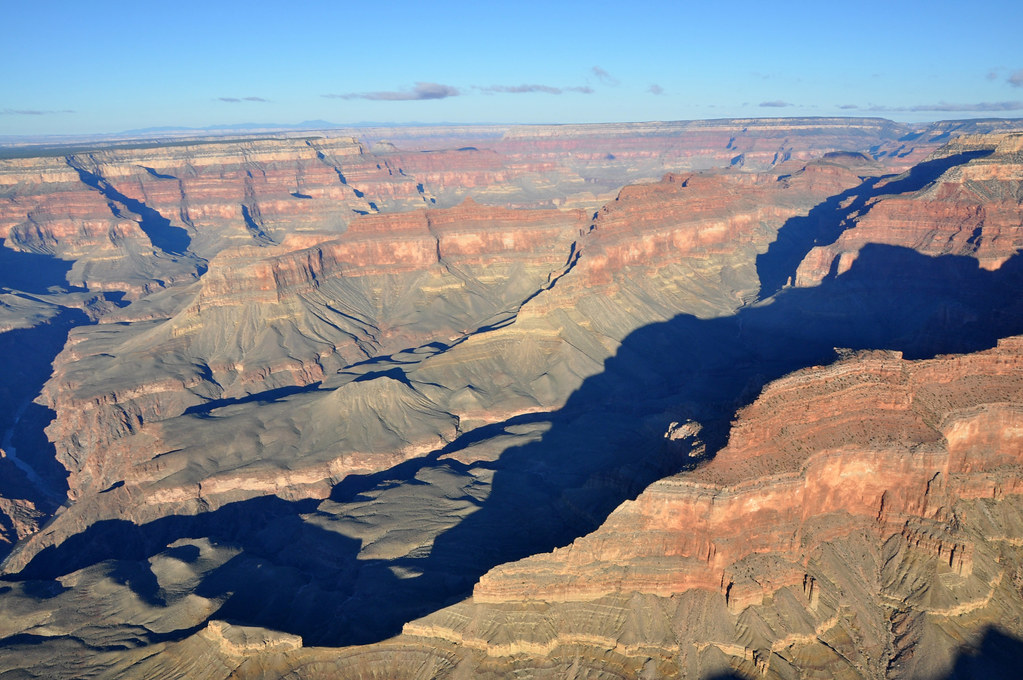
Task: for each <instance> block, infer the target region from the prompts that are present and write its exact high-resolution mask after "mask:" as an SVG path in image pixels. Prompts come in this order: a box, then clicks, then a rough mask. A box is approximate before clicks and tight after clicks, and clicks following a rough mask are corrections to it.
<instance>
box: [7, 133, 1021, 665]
mask: <svg viewBox="0 0 1023 680" xmlns="http://www.w3.org/2000/svg"><path fill="white" fill-rule="evenodd" d="M985 125H986V126H988V127H998V125H997V124H996V123H995V122H985V123H983V124H981V123H976V124H973V125H972V127H967V128H963V129H959V127H961V126H959V127H957V126H956V125H953V124H938V125H935V126H930V127H920V128H918V129H909V128H907V127H905V126H899V125H896V124H892V123H889V122H887V121H881V120H874V119H850V120H830V119H788V120H748V121H705V122H699V121H697V122H690V123H650V124H623V125H615V126H558V127H531V128H516V129H504V128H471V127H467V128H444V129H436V130H419V131H410V130H393V129H392V130H379V129H378V130H366V131H365V135H364V136H363V137H362V138H361V139H360V140H358V141H356V140H353V139H351V138H348V137H345V136H332V135H329V134H328V135H315V136H309V137H282V138H273V139H271V138H265V139H254V138H249V139H242V140H191V141H181V142H178V143H175V144H174V145H169V146H158V145H154V146H147V145H134V146H132V145H127V146H122V147H119V148H107V149H92V150H83V149H69V150H67V151H68V152H67V153H64V154H62V155H60V156H47V157H38V158H20V159H13V160H4V161H0V163H2V164H5V165H3V166H2V173H0V177H2V178H3V179H2V181H3V182H4V184H3V185H2V186H3V187H4V188H3V189H2V190H0V201H2V204H0V225H2V229H3V234H4V235H5V236H4V238H5V242H4V243H5V246H7V247H6V248H4V249H0V258H6V259H5V260H2V261H0V264H4V263H7V262H10V263H11V265H12V266H11V267H7V268H4V269H2V270H0V285H3V286H4V289H5V291H4V292H3V293H2V295H0V302H3V305H4V306H3V307H2V309H0V312H2V314H0V322H2V323H3V324H5V325H4V326H2V327H0V328H4V329H6V330H4V332H2V333H0V349H5V351H6V353H7V354H9V355H19V356H20V355H24V356H26V357H29V356H31V357H34V359H32V361H28V360H26V361H25V362H24V366H23V367H20V369H19V371H18V372H17V375H15V374H14V373H12V374H11V375H9V376H8V377H7V378H5V379H4V380H3V381H0V397H2V399H3V404H4V405H5V406H6V407H7V409H8V410H7V413H6V415H5V414H3V413H0V427H2V428H3V429H4V437H3V442H0V448H2V449H3V452H4V457H0V467H3V468H4V469H5V470H8V471H10V474H9V475H8V474H4V476H3V477H2V479H3V484H0V541H5V542H6V543H7V545H9V546H11V550H10V554H9V555H8V556H7V558H6V559H5V561H4V563H3V569H2V571H3V574H4V576H3V577H2V578H3V580H4V585H3V587H2V588H0V607H3V610H4V611H5V612H7V613H8V614H9V615H8V616H5V619H4V621H3V622H2V626H0V628H2V630H0V639H2V640H3V645H4V647H3V648H4V650H6V651H5V652H2V653H0V669H3V670H0V672H4V671H6V670H10V671H14V670H15V668H19V669H20V668H28V669H30V671H31V672H32V673H35V674H36V675H38V676H55V677H76V676H84V675H90V676H98V677H104V676H110V677H159V676H166V677H181V676H189V677H209V678H226V677H229V676H234V677H280V676H291V677H336V676H337V675H344V676H346V677H382V676H387V677H423V678H425V677H431V678H432V677H452V678H456V677H473V676H482V677H488V676H489V677H507V676H508V675H509V674H512V673H520V674H525V675H531V676H540V677H544V676H547V677H603V678H618V677H622V678H632V677H704V676H710V675H714V674H725V673H738V674H740V675H743V676H758V675H764V674H766V675H769V676H772V677H800V676H810V675H813V674H819V675H822V676H828V677H831V676H848V677H876V676H882V675H891V676H893V677H917V676H920V675H927V674H938V675H941V674H946V673H950V672H951V670H950V669H953V670H954V668H955V667H956V666H957V664H960V663H962V659H964V658H966V657H967V656H969V655H968V653H967V652H965V651H963V649H964V647H963V645H964V644H966V645H974V646H975V647H976V648H977V649H981V650H984V649H986V645H987V644H988V643H987V640H988V639H989V638H990V637H991V635H996V636H997V635H1002V636H1020V635H1021V634H1023V631H1021V630H1018V628H1019V626H1018V625H1016V624H1015V623H1012V622H1013V621H1016V620H1017V619H1018V615H1019V611H1020V607H1023V602H1021V596H1020V594H1019V593H1020V591H1019V588H1018V584H1017V583H1016V582H1017V581H1020V580H1021V578H1023V577H1019V576H1018V575H1017V574H1016V571H1017V570H1018V569H1017V567H1019V565H1020V564H1023V560H1021V559H1020V558H1021V557H1023V556H1021V555H1019V554H1017V553H1018V549H1017V548H1018V546H1019V545H1020V544H1023V538H1020V536H1021V533H1023V532H1021V530H1020V526H1023V524H1021V523H1020V522H1019V517H1017V515H1018V514H1019V512H1018V506H1019V500H1020V497H1019V494H1020V493H1021V491H1023V483H1021V480H1020V479H1017V477H1019V474H1018V469H1019V468H1020V467H1021V461H1019V460H1017V459H1018V452H1019V451H1020V450H1023V446H1021V444H1023V442H1021V441H1020V437H1021V435H1020V433H1021V432H1023V415H1021V414H1023V411H1021V408H1023V407H1021V404H1023V364H1021V361H1023V340H1021V339H1020V334H1023V302H1021V299H1020V297H1019V295H1018V291H1019V289H1020V287H1021V286H1023V266H1021V265H1020V256H1019V255H1018V254H1017V253H1016V250H1017V248H1018V247H1019V246H1020V245H1021V244H1020V242H1019V239H1020V237H1019V233H1018V232H1019V231H1020V224H1021V222H1020V216H1019V205H1020V193H1019V192H1020V189H1019V180H1020V177H1019V173H1018V172H1017V169H1015V168H1016V166H1018V165H1019V162H1018V161H1019V159H1018V155H1019V144H1018V136H1015V135H1012V134H999V135H994V136H993V135H975V136H963V135H962V133H966V132H977V131H986V128H985V129H982V128H983V127H984V126H985ZM948 140H951V142H950V143H949V144H947V145H946V146H944V147H942V149H941V150H939V151H937V152H935V153H932V152H933V151H934V149H935V148H936V147H937V146H938V145H939V144H941V143H944V142H946V141H948ZM666 171H667V172H666ZM897 173H901V174H897ZM639 180H642V181H639ZM978 230H979V231H978ZM4 253H6V254H4ZM42 265H45V266H42ZM791 283H794V284H795V285H787V284H791ZM8 291H9V292H8ZM2 343H7V344H6V345H3V344H2ZM29 348H32V351H29ZM842 348H847V349H842ZM836 350H837V351H838V356H839V358H838V360H837V361H836V359H835V353H836ZM51 364H52V366H51ZM44 427H45V436H43V435H44ZM0 472H3V470H0ZM62 504H63V507H61V506H62ZM44 523H45V527H43V526H42V525H43V524H44ZM985 535H986V536H989V537H990V536H997V537H1000V539H999V540H998V541H993V542H992V541H990V540H989V541H984V540H982V539H981V537H982V536H985ZM1002 539H1004V540H1002ZM879 593H880V594H879ZM97 621H101V622H102V623H99V624H98V623H97ZM996 621H998V622H1001V623H1000V624H999V625H1000V626H1001V628H1000V629H999V631H1000V632H999V631H995V632H991V631H988V637H983V636H984V635H985V630H986V629H985V626H987V625H989V624H991V623H993V622H996ZM998 639H1001V638H998ZM1006 639H1010V640H1011V639H1012V638H1006ZM325 648H326V649H325Z"/></svg>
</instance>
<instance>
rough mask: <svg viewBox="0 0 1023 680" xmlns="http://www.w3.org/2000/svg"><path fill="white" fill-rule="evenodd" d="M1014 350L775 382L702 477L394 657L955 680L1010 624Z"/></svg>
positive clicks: (850, 366) (551, 667)
mask: <svg viewBox="0 0 1023 680" xmlns="http://www.w3.org/2000/svg"><path fill="white" fill-rule="evenodd" d="M1021 350H1023V339H1021V338H1011V339H1007V340H1004V341H1002V342H1000V343H999V345H998V347H997V348H996V349H993V350H990V351H986V352H980V353H977V354H971V355H964V356H955V357H942V358H938V359H933V360H928V361H918V362H909V361H905V360H903V359H902V358H901V357H900V356H899V355H898V353H891V352H873V353H871V352H868V353H863V354H858V355H854V356H850V357H848V358H846V359H843V360H841V361H839V362H837V363H835V364H833V365H830V366H826V367H818V368H812V369H807V370H804V371H800V372H798V373H796V374H793V375H791V376H789V377H786V378H785V379H782V380H779V381H776V382H774V383H771V384H770V385H768V386H767V388H765V390H764V392H763V394H761V396H760V397H759V398H758V399H757V400H756V401H755V402H754V403H753V404H752V405H750V406H749V407H747V408H745V409H743V410H742V411H741V412H740V413H739V414H738V416H737V418H736V422H735V424H734V425H733V428H732V433H731V436H730V440H729V443H728V446H727V447H726V448H724V449H723V450H722V451H720V452H719V453H718V454H717V456H716V457H715V458H714V459H713V460H712V461H710V462H708V463H706V464H705V465H703V466H701V467H699V468H698V469H696V470H695V471H693V472H688V473H684V474H680V475H676V476H673V477H669V478H666V479H663V480H661V481H658V482H655V483H654V484H652V485H651V486H650V487H649V488H647V489H646V490H645V491H644V492H643V493H642V494H640V495H639V497H637V498H636V499H635V500H634V501H629V502H626V503H624V504H623V505H622V506H620V507H619V508H618V509H617V510H615V512H613V513H612V514H611V516H610V517H608V519H607V521H606V522H605V523H604V524H603V525H602V526H601V527H600V528H599V529H598V530H597V531H595V532H594V533H592V534H590V535H588V536H585V537H583V538H580V539H577V540H576V541H574V542H573V543H572V544H570V545H568V546H566V547H564V548H560V549H558V550H555V551H553V552H552V553H549V554H546V555H538V556H535V557H530V558H527V559H524V560H522V561H519V562H514V563H510V564H507V565H503V566H500V567H498V568H496V569H494V570H492V571H491V572H489V573H488V574H486V575H485V576H484V577H483V578H482V579H480V581H479V583H478V584H477V585H476V586H475V588H474V590H473V596H472V599H471V600H470V601H467V602H465V603H462V604H459V605H457V606H455V607H452V608H449V609H445V610H442V611H440V612H438V613H436V614H433V615H431V616H429V617H426V618H424V619H421V620H418V621H415V622H412V623H409V624H407V625H406V626H405V629H404V631H403V635H402V638H401V642H402V643H403V646H404V648H406V649H407V648H408V647H415V648H419V649H421V650H423V653H424V654H425V653H427V651H428V650H436V651H434V654H435V655H436V656H438V657H447V659H450V656H449V655H454V656H455V657H456V658H457V659H458V661H457V664H459V667H472V668H473V672H474V673H478V674H479V675H481V676H487V675H493V676H494V677H498V676H500V675H502V674H506V673H510V672H516V673H529V674H530V675H533V676H539V677H548V676H549V677H564V675H565V674H566V673H570V672H572V670H571V669H572V668H576V667H589V668H602V669H604V673H605V674H606V677H640V676H642V675H643V673H644V672H647V673H649V672H656V674H657V677H705V676H708V675H711V674H714V673H724V672H730V671H734V672H740V673H742V674H743V675H744V676H745V675H750V676H755V675H764V674H766V675H768V676H770V677H805V676H808V675H812V674H814V673H817V674H824V675H829V676H831V677H840V676H842V677H844V676H849V677H870V676H875V675H886V676H889V677H919V676H922V675H929V676H932V677H933V676H934V675H940V674H942V673H945V672H948V671H949V669H950V668H951V666H952V663H953V661H954V658H953V654H954V651H955V649H956V648H957V647H958V646H959V645H960V644H962V643H963V642H970V641H971V640H973V639H975V638H976V636H977V635H978V633H979V631H978V630H977V628H976V626H977V623H976V622H978V621H983V620H990V621H999V622H1001V623H1002V625H1011V624H1010V623H1009V621H1011V620H1018V616H1019V612H1020V611H1021V608H1023V596H1021V593H1020V590H1019V588H1018V586H1017V585H1016V583H1015V580H1018V579H1016V573H1017V571H1018V570H1019V566H1018V565H1019V559H1020V553H1019V546H1018V543H1019V541H1018V540H1017V539H1014V538H1012V536H1016V535H1017V534H1018V528H1015V529H1013V528H1012V525H1013V523H1014V522H1016V521H1018V515H1019V502H1020V494H1021V493H1023V476H1021V475H1020V469H1021V466H1020V462H1021V461H1020V455H1021V452H1023V439H1021V437H1023V407H1021V404H1023V353H1021ZM1014 579H1015V580H1014ZM1011 630H1012V632H1013V633H1015V634H1017V635H1018V634H1019V632H1020V631H1019V630H1018V629H1016V628H1012V629H1011ZM448 663H450V661H448ZM651 669H653V671H651ZM410 675H414V674H410Z"/></svg>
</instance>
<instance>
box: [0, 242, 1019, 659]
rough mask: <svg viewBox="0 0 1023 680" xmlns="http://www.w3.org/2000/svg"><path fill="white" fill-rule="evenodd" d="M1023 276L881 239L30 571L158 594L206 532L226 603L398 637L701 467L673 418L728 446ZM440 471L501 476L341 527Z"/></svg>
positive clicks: (80, 546)
mask: <svg viewBox="0 0 1023 680" xmlns="http://www.w3.org/2000/svg"><path fill="white" fill-rule="evenodd" d="M1021 290H1023V256H1021V255H1017V256H1015V257H1013V258H1012V259H1010V260H1009V261H1008V262H1006V263H1005V265H1004V266H1003V267H1001V268H1000V269H999V270H997V271H993V272H991V271H985V270H982V269H980V268H979V267H978V265H977V263H976V261H975V260H972V259H970V258H964V257H954V256H944V257H928V256H924V255H920V254H919V253H916V252H915V251H912V250H909V249H905V248H897V247H891V246H880V245H875V246H867V247H865V248H863V249H862V251H861V253H860V256H859V258H858V259H857V260H856V261H855V263H854V264H853V266H852V267H851V268H850V269H849V271H847V272H845V273H844V274H842V275H840V276H837V277H835V278H833V279H829V280H827V281H825V282H824V283H823V284H822V285H820V286H818V287H815V288H790V289H786V290H784V291H782V292H781V293H779V294H778V295H776V296H775V297H773V298H771V299H769V300H765V301H763V302H761V303H758V304H756V305H753V306H750V307H746V308H743V309H742V310H740V311H739V312H738V313H737V314H735V315H734V316H728V317H721V318H714V319H699V318H697V317H694V316H690V315H679V316H676V317H674V318H673V319H671V320H669V321H666V322H662V323H656V324H651V325H648V326H645V327H642V328H640V329H638V330H636V331H634V332H633V333H631V334H630V335H629V336H628V337H626V338H625V339H624V341H623V342H622V344H621V346H620V347H619V350H618V352H617V353H616V354H615V355H614V356H613V357H611V358H609V359H607V360H606V361H605V364H604V367H603V371H602V372H601V373H599V374H597V375H594V376H592V377H590V378H587V379H586V380H585V381H584V382H583V383H582V385H581V386H580V387H579V389H578V390H576V391H575V392H574V393H573V394H572V395H571V396H570V397H569V398H568V400H567V402H566V403H565V405H564V407H563V408H561V409H558V410H557V411H554V412H551V413H534V414H526V415H520V416H516V417H514V418H510V419H508V420H506V421H503V422H500V423H494V424H491V425H487V426H485V427H484V428H480V429H478V430H473V431H471V432H468V433H466V434H465V435H462V436H461V437H458V438H457V439H456V440H454V441H453V442H451V443H450V444H448V445H447V446H445V447H443V448H442V449H440V450H437V451H434V452H433V453H431V454H429V455H427V456H424V457H422V458H416V459H413V460H409V461H406V462H405V463H402V464H400V465H398V466H395V467H392V468H390V469H388V470H385V471H382V472H379V473H376V474H370V475H363V476H350V477H347V478H346V479H345V480H343V481H342V482H341V483H340V484H338V485H337V486H335V488H334V489H333V492H332V495H331V498H330V500H329V501H328V502H325V503H318V502H317V501H314V500H309V501H298V502H286V501H282V500H280V499H278V498H276V497H264V498H260V499H254V500H251V501H244V502H240V503H236V504H232V505H231V506H224V507H223V508H221V509H219V510H216V511H212V512H209V513H205V514H203V515H199V516H196V517H167V518H163V519H160V520H155V521H154V522H151V523H148V524H145V525H142V526H135V525H132V524H131V523H129V522H101V523H97V524H95V525H93V526H91V527H89V528H88V529H86V530H85V531H84V532H82V533H81V534H79V535H77V536H72V537H70V538H68V539H67V540H65V541H64V542H63V543H62V544H60V545H59V546H55V547H51V548H47V549H46V550H43V551H42V552H40V553H39V554H38V555H36V557H35V558H34V559H33V560H32V561H31V562H30V563H29V565H28V566H27V567H26V568H25V569H24V570H23V571H22V572H21V573H20V574H18V575H17V576H16V578H18V579H35V580H40V581H44V582H45V581H46V580H47V579H53V578H55V577H56V576H57V575H60V574H66V573H70V572H71V571H74V570H77V569H80V568H83V567H87V566H90V565H95V564H99V563H101V562H106V561H111V560H113V561H115V562H117V563H118V566H117V569H118V570H119V571H116V572H114V573H113V576H117V575H120V576H119V578H121V579H122V580H123V582H124V583H125V585H126V586H128V587H130V588H132V589H133V590H134V591H135V592H136V593H138V594H139V596H140V597H142V598H145V599H147V601H150V602H153V603H155V604H157V605H158V604H159V603H160V602H159V599H158V598H159V597H160V591H159V590H158V589H154V584H153V580H152V578H151V577H150V576H147V573H146V570H147V569H149V567H148V566H147V564H146V560H148V559H149V558H151V557H152V556H153V555H156V554H160V553H163V552H165V551H167V550H168V549H177V548H175V546H172V545H171V544H172V543H174V542H175V541H177V540H180V539H181V538H194V539H198V538H207V539H208V540H210V541H212V542H215V543H217V544H220V545H224V546H233V548H234V549H236V550H237V551H238V552H237V554H236V555H235V556H234V557H232V558H231V559H230V560H229V561H228V562H226V563H225V564H223V565H221V566H220V567H218V568H216V569H213V570H211V571H209V572H208V573H204V574H203V575H202V578H201V580H200V581H199V583H198V585H197V586H196V588H195V589H194V592H196V594H199V595H202V596H204V597H210V598H212V599H223V598H226V599H224V601H223V604H222V605H221V608H220V610H219V611H217V612H216V613H215V614H214V615H213V616H214V617H215V618H220V619H226V620H228V621H230V622H232V623H239V624H244V625H258V626H266V627H268V628H273V629H277V630H282V631H285V632H289V633H295V634H299V635H302V636H303V638H304V639H305V640H306V644H316V645H329V646H346V645H353V644H367V643H371V642H377V641H380V640H384V639H386V638H388V637H391V636H393V635H396V634H398V633H400V632H401V628H402V626H403V624H405V623H407V622H408V621H411V620H413V619H416V618H419V617H421V616H423V615H426V614H429V613H431V612H434V611H436V610H437V609H439V608H441V607H444V606H446V605H449V604H451V603H454V602H457V601H460V600H462V599H464V598H466V597H468V596H469V595H471V593H472V589H473V586H474V584H475V583H476V582H477V581H478V580H479V578H480V577H481V576H482V575H483V574H484V573H486V572H487V571H488V570H490V569H492V568H493V567H495V566H497V565H499V564H503V563H506V562H511V561H514V560H518V559H521V558H523V557H527V556H529V555H533V554H537V553H544V552H549V551H550V550H552V549H554V548H556V547H560V546H564V545H566V544H568V543H570V542H571V541H573V540H574V539H576V538H578V537H580V536H583V535H585V534H588V533H590V532H592V531H593V530H595V529H596V528H597V527H599V526H600V525H601V523H603V522H604V521H605V519H606V518H607V516H608V515H609V514H610V513H611V512H612V511H613V510H614V509H615V508H616V507H618V506H619V505H620V504H621V503H622V502H624V501H625V500H628V499H631V498H635V496H637V495H638V494H639V493H640V492H641V491H642V490H643V489H644V488H646V486H648V485H649V484H650V483H652V482H654V481H656V480H658V479H660V478H663V477H665V476H667V475H670V474H674V473H677V472H679V471H682V470H684V469H685V468H687V467H689V466H691V465H693V464H694V463H693V460H692V459H691V458H689V457H688V456H687V453H688V450H687V449H685V448H684V447H682V448H680V447H679V446H678V445H677V444H675V443H672V442H670V441H668V440H666V439H665V437H664V434H665V430H666V428H667V427H668V426H669V424H670V423H671V422H672V421H684V420H686V419H690V418H691V419H694V420H697V421H699V422H701V423H702V424H703V431H702V432H701V435H700V436H701V438H702V440H703V443H704V445H705V446H706V450H707V454H708V455H713V454H714V453H716V452H717V451H718V450H720V448H721V447H722V446H724V445H725V444H726V442H727V437H728V431H729V425H730V423H731V421H732V418H733V417H734V414H735V412H736V410H737V409H738V408H741V407H742V406H743V405H745V404H748V403H750V402H751V401H752V400H753V399H755V398H756V396H757V395H758V394H759V392H760V390H761V389H762V387H763V386H764V385H765V384H766V383H768V382H769V381H771V380H774V379H776V378H779V377H781V376H783V375H785V374H787V373H790V372H792V371H794V370H797V369H800V368H804V367H806V366H811V365H816V364H824V363H829V362H831V361H833V360H834V359H835V356H836V354H835V348H850V349H892V350H899V351H902V352H904V353H905V355H906V356H907V357H909V358H924V357H931V356H934V355H936V354H943V353H952V352H966V351H975V350H980V349H984V348H988V347H992V346H994V345H995V343H996V342H997V340H998V339H999V338H1001V337H1005V336H1008V335H1012V334H1018V333H1023V298H1021V296H1020V295H1019V292H1020V291H1021ZM412 377H413V378H414V376H412ZM538 423H545V424H547V425H548V429H547V430H546V432H544V433H543V434H542V436H540V437H539V438H538V439H536V440H534V441H532V442H530V443H527V444H524V445H519V446H513V447H511V448H507V449H505V450H504V451H503V452H501V454H500V455H499V457H497V458H496V460H482V461H478V462H460V461H459V460H455V459H454V458H451V457H449V456H448V454H457V453H461V452H465V451H466V449H467V448H468V447H470V446H472V445H474V444H477V443H479V442H481V441H483V440H485V439H489V438H491V437H495V436H499V435H502V434H504V433H508V432H512V431H513V430H515V429H516V428H518V427H520V426H524V425H536V424H538ZM464 459H465V460H473V457H472V456H471V455H466V456H465V457H464ZM425 473H429V474H436V475H437V476H453V477H456V478H458V479H461V480H466V481H467V482H468V481H471V480H474V479H480V478H488V479H489V480H490V481H489V487H488V493H486V494H483V495H481V496H480V497H479V498H473V499H472V500H471V502H472V503H473V504H474V505H475V510H474V511H472V512H471V513H470V514H467V515H465V516H464V517H463V518H462V519H460V520H457V521H456V523H454V524H453V525H449V526H450V528H448V529H446V530H443V531H441V532H439V533H438V534H436V535H435V537H433V539H432V541H427V542H426V543H425V544H424V545H423V546H422V548H421V549H415V550H411V551H407V552H405V553H404V554H403V556H401V557H398V558H394V559H361V558H359V557H358V555H359V553H360V551H361V549H362V546H361V543H360V541H358V540H356V539H353V538H350V537H346V536H344V535H342V534H341V533H339V532H335V531H331V530H330V529H329V527H330V526H332V525H331V522H332V521H333V520H334V519H336V518H344V517H348V516H352V514H353V513H352V510H353V509H354V507H355V506H356V505H359V504H364V503H366V502H367V500H379V499H381V498H386V494H388V493H392V491H393V490H396V489H403V488H404V489H409V488H412V487H422V486H423V485H424V484H425V482H424V481H423V478H424V474H425ZM426 477H429V475H428V474H427V475H426ZM393 492H394V493H399V492H398V491H393ZM395 498H396V499H397V500H398V501H399V502H398V503H396V504H395V505H394V506H393V507H395V508H400V507H401V504H400V501H401V496H400V495H399V496H396V497H395ZM413 533H414V532H413ZM428 533H429V532H424V533H423V536H427V538H429V536H428V535H427V534H428ZM421 539H422V536H420V537H419V538H416V539H414V540H417V541H418V540H421ZM179 547H180V546H179ZM121 562H126V563H130V564H120V563H121ZM9 578H10V577H9ZM0 597H2V595H0ZM185 634H187V631H181V635H182V636H184V635H185Z"/></svg>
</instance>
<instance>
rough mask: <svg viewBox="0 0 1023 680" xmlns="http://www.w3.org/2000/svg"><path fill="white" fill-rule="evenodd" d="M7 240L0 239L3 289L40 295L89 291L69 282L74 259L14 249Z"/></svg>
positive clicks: (1, 286)
mask: <svg viewBox="0 0 1023 680" xmlns="http://www.w3.org/2000/svg"><path fill="white" fill-rule="evenodd" d="M6 241H7V239H0V289H2V288H10V289H11V292H17V291H21V292H24V293H30V294H36V295H44V294H46V293H50V292H53V290H54V289H55V290H56V291H57V292H64V291H69V290H74V291H83V290H85V289H84V288H78V287H74V286H71V285H69V284H68V281H67V275H68V272H70V271H71V267H72V266H73V265H74V262H70V261H68V260H60V259H58V258H56V257H53V256H52V255H43V254H41V253H30V252H25V251H21V250H12V249H10V248H9V247H7V245H6Z"/></svg>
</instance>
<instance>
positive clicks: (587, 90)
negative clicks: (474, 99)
mask: <svg viewBox="0 0 1023 680" xmlns="http://www.w3.org/2000/svg"><path fill="white" fill-rule="evenodd" d="M473 89H476V90H479V91H480V92H482V93H484V94H533V93H539V94H564V93H566V92H580V93H582V94H593V88H592V87H585V86H583V87H554V86H552V85H536V84H532V85H487V86H482V85H473Z"/></svg>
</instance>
